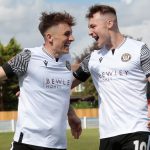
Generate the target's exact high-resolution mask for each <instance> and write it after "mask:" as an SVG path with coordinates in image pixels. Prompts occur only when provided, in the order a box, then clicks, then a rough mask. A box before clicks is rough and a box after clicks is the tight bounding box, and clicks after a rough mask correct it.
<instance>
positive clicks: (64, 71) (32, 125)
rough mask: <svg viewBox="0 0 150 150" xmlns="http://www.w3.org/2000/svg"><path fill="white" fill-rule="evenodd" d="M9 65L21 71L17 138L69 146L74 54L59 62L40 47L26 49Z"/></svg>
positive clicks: (36, 142)
mask: <svg viewBox="0 0 150 150" xmlns="http://www.w3.org/2000/svg"><path fill="white" fill-rule="evenodd" d="M8 64H9V65H10V66H11V68H12V70H13V71H14V72H15V73H16V74H18V77H19V85H20V96H19V106H18V120H17V126H16V132H15V136H14V141H16V142H21V143H25V144H30V145H36V146H41V147H48V148H57V149H65V148H66V145H67V144H66V123H67V113H68V108H69V103H70V89H71V84H72V80H73V76H72V71H71V67H70V55H64V56H62V57H61V58H59V60H58V62H56V61H55V59H54V58H53V57H51V56H49V55H48V54H46V53H45V52H44V51H43V50H42V47H36V48H30V49H26V50H24V51H23V52H21V53H20V54H18V55H17V56H16V57H15V58H13V59H12V60H11V61H9V62H8Z"/></svg>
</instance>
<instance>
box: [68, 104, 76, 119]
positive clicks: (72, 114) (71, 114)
mask: <svg viewBox="0 0 150 150" xmlns="http://www.w3.org/2000/svg"><path fill="white" fill-rule="evenodd" d="M74 115H75V116H76V112H75V110H74V109H73V107H72V106H71V105H70V106H69V109H68V118H71V117H73V116H74Z"/></svg>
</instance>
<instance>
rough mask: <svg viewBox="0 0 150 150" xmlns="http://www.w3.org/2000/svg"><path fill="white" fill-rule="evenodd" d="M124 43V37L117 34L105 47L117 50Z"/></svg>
mask: <svg viewBox="0 0 150 150" xmlns="http://www.w3.org/2000/svg"><path fill="white" fill-rule="evenodd" d="M124 42H125V37H124V36H123V35H122V34H120V33H118V34H115V35H112V36H111V38H110V41H109V44H108V45H106V47H107V48H108V49H109V50H114V49H118V48H120V47H121V46H122V44H123V43H124Z"/></svg>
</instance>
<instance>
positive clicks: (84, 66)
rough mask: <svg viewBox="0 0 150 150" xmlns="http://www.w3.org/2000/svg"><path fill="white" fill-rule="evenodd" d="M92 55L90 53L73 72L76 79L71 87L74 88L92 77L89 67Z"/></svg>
mask: <svg viewBox="0 0 150 150" xmlns="http://www.w3.org/2000/svg"><path fill="white" fill-rule="evenodd" d="M90 57H91V55H90V54H89V55H88V56H87V57H86V58H84V60H83V61H82V62H81V63H80V65H79V67H78V68H77V69H76V70H75V71H74V72H73V76H74V80H73V83H72V87H71V88H72V89H73V88H74V87H76V86H78V85H79V84H80V83H81V82H85V81H86V80H87V79H88V78H89V77H90V71H89V69H88V66H89V60H90Z"/></svg>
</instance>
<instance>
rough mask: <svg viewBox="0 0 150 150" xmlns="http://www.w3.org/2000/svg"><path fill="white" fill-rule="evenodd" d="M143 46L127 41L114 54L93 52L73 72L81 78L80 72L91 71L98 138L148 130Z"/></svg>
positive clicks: (146, 54)
mask: <svg viewBox="0 0 150 150" xmlns="http://www.w3.org/2000/svg"><path fill="white" fill-rule="evenodd" d="M145 47H146V46H145V45H144V43H143V42H140V41H136V40H133V39H129V38H127V39H126V41H125V42H124V43H123V44H122V46H121V47H119V48H118V49H116V50H115V52H114V53H113V52H112V51H111V50H107V49H106V48H105V47H103V48H101V49H100V50H95V51H93V52H92V53H91V54H90V55H89V56H88V57H87V58H86V59H85V60H84V61H83V62H82V63H81V66H80V71H77V72H75V73H74V75H75V77H76V78H78V79H80V77H79V76H80V75H81V72H82V71H83V72H85V73H89V72H90V74H91V76H92V79H93V82H94V85H95V87H96V89H97V91H98V94H99V128H100V138H107V137H112V136H116V135H120V134H126V133H132V132H136V131H148V128H147V122H148V117H147V113H148V109H147V98H146V84H147V79H146V76H149V73H150V51H149V50H148V49H147V48H145ZM145 49H146V51H145ZM147 57H148V58H147ZM146 64H147V65H146ZM81 68H82V69H81ZM81 70H82V71H81ZM78 72H80V73H78ZM85 75H86V74H85Z"/></svg>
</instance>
